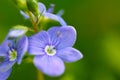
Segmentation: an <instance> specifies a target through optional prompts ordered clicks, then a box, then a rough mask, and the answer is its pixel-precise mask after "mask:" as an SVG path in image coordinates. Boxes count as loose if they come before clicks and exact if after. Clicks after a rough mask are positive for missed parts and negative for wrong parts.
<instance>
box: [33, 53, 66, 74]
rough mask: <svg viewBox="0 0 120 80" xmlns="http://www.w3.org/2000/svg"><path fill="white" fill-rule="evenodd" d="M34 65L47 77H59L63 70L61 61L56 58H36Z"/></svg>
mask: <svg viewBox="0 0 120 80" xmlns="http://www.w3.org/2000/svg"><path fill="white" fill-rule="evenodd" d="M34 64H35V66H36V67H37V68H38V69H39V70H41V71H42V72H43V73H45V74H47V75H49V76H60V75H61V74H63V72H64V69H65V67H64V63H63V61H62V60H61V59H60V58H58V57H56V56H53V57H51V56H47V55H44V56H36V57H35V58H34Z"/></svg>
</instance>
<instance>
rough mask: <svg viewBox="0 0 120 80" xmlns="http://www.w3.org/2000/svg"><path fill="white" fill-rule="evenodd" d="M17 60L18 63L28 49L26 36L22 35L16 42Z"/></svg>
mask: <svg viewBox="0 0 120 80" xmlns="http://www.w3.org/2000/svg"><path fill="white" fill-rule="evenodd" d="M16 47H17V62H18V64H20V63H21V61H22V58H23V56H24V55H25V53H26V51H27V49H28V38H27V37H26V36H23V37H22V38H21V39H20V40H19V41H18V42H17V43H16Z"/></svg>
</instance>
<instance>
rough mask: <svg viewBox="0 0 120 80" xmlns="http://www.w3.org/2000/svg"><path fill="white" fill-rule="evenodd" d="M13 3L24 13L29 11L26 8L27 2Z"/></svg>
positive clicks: (22, 0)
mask: <svg viewBox="0 0 120 80" xmlns="http://www.w3.org/2000/svg"><path fill="white" fill-rule="evenodd" d="M13 2H14V3H15V5H16V6H17V7H18V8H19V9H20V10H22V11H26V10H27V6H26V0H13Z"/></svg>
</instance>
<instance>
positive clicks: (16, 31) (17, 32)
mask: <svg viewBox="0 0 120 80" xmlns="http://www.w3.org/2000/svg"><path fill="white" fill-rule="evenodd" d="M25 33H26V31H25V30H19V29H14V30H10V32H9V33H8V38H9V37H12V38H16V37H20V36H22V35H24V34H25Z"/></svg>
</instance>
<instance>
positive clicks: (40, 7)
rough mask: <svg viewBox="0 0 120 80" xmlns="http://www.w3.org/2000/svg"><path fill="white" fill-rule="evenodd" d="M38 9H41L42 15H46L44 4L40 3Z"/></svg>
mask: <svg viewBox="0 0 120 80" xmlns="http://www.w3.org/2000/svg"><path fill="white" fill-rule="evenodd" d="M38 7H39V11H40V13H42V14H44V13H45V12H46V7H45V5H44V4H43V3H41V2H39V3H38Z"/></svg>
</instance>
